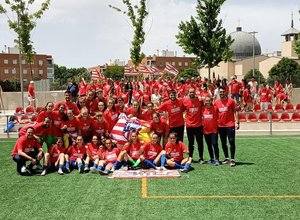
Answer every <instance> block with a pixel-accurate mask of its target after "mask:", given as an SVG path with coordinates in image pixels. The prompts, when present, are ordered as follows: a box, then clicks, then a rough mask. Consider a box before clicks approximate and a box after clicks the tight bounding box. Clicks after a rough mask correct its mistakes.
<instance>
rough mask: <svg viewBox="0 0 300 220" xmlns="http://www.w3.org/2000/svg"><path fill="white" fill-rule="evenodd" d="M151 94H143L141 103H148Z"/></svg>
mask: <svg viewBox="0 0 300 220" xmlns="http://www.w3.org/2000/svg"><path fill="white" fill-rule="evenodd" d="M150 98H151V94H150V93H149V92H143V102H144V103H145V104H147V103H148V102H150Z"/></svg>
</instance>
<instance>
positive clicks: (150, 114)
mask: <svg viewBox="0 0 300 220" xmlns="http://www.w3.org/2000/svg"><path fill="white" fill-rule="evenodd" d="M153 113H154V111H153V112H150V111H147V112H145V113H142V119H143V120H145V121H148V122H149V121H151V120H152V119H153Z"/></svg>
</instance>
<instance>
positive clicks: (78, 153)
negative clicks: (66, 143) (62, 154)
mask: <svg viewBox="0 0 300 220" xmlns="http://www.w3.org/2000/svg"><path fill="white" fill-rule="evenodd" d="M67 154H69V155H70V160H76V159H77V158H80V159H81V160H82V159H83V158H84V156H85V155H86V149H85V148H84V145H82V146H78V145H77V144H76V145H75V146H71V147H69V148H68V150H67Z"/></svg>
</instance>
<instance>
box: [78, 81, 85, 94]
mask: <svg viewBox="0 0 300 220" xmlns="http://www.w3.org/2000/svg"><path fill="white" fill-rule="evenodd" d="M78 88H79V96H85V95H86V91H87V90H86V83H84V82H80V83H79V85H78Z"/></svg>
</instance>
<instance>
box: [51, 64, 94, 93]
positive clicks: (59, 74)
mask: <svg viewBox="0 0 300 220" xmlns="http://www.w3.org/2000/svg"><path fill="white" fill-rule="evenodd" d="M90 75H91V74H90V73H88V72H87V70H86V68H84V67H81V68H67V67H65V66H58V65H57V64H54V84H55V86H54V87H55V88H65V87H66V86H67V85H68V83H69V81H70V79H71V78H74V79H75V81H76V82H79V81H80V80H81V78H82V77H84V78H85V80H87V81H88V80H90Z"/></svg>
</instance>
